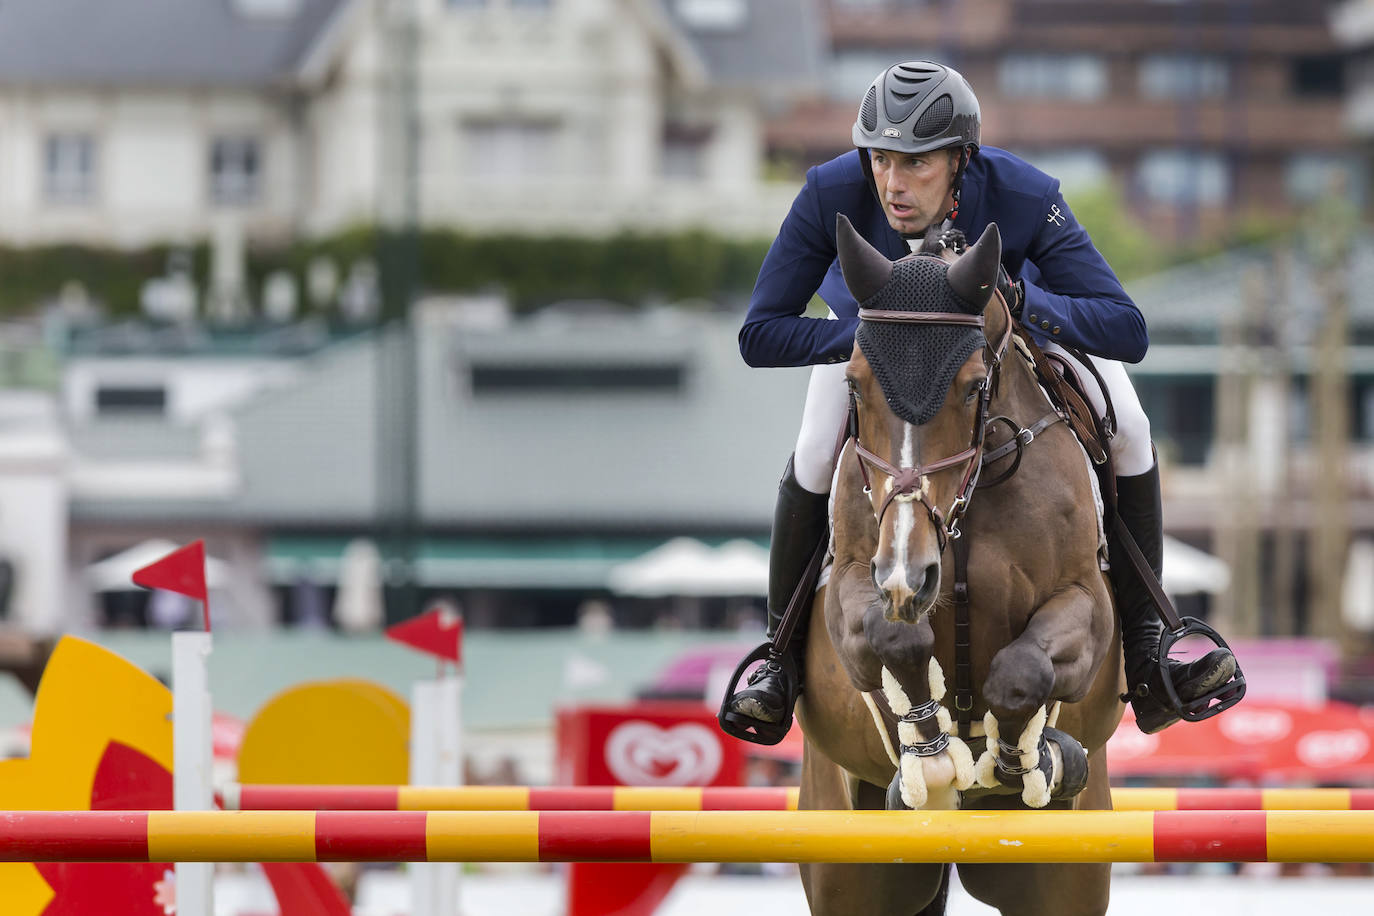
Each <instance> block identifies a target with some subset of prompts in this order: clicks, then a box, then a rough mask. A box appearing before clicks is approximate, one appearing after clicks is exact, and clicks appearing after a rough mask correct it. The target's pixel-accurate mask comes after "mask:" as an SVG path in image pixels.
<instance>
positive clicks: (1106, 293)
mask: <svg viewBox="0 0 1374 916" xmlns="http://www.w3.org/2000/svg"><path fill="white" fill-rule="evenodd" d="M861 155H866V154H865V153H864V152H862V151H860V150H854V151H852V152H848V153H845V154H844V155H842V156H839V157H837V158H835V159H832V160H830V161H829V162H827V163H824V164H823V165H818V166H816V167H814V168H812V169H810V170H809V171H808V172H807V174H806V185H805V187H803V188H802V189H801V192H800V193H799V194H798V195H797V198H796V200H795V201H793V203H792V209H791V211H790V212H789V213H788V214H787V217H786V219H784V220H783V223H782V228H781V229H780V230H779V231H778V237H777V239H775V240H774V242H773V246H772V247H771V248H770V249H769V250H768V255H767V256H766V257H765V258H764V260H763V266H762V267H761V268H760V270H759V277H758V281H757V282H756V283H755V284H754V293H753V296H752V297H751V298H750V301H749V313H748V314H747V315H746V316H745V319H744V326H743V327H742V328H740V332H739V348H740V353H741V354H742V355H743V356H744V361H745V362H746V363H748V364H749V365H751V366H809V365H815V364H817V363H838V362H844V361H845V360H847V359H849V357H850V354H851V353H852V352H853V350H854V331H855V329H856V328H857V327H858V323H859V318H858V310H859V307H858V303H856V302H855V301H854V297H853V296H852V295H850V293H849V289H848V287H846V286H845V283H844V278H843V277H842V276H841V275H840V266H839V262H838V261H837V260H836V259H835V258H836V250H835V214H837V213H843V214H845V215H846V216H848V217H849V221H850V222H851V223H853V224H854V228H855V229H857V230H858V231H859V233H860V234H861V235H862V236H863V237H864V238H865V239H867V240H868V241H869V242H870V243H871V244H872V245H873V246H874V247H875V248H877V249H878V250H879V251H881V252H883V253H884V254H886V255H887V256H888V257H889V258H891V259H893V260H894V261H895V260H897V259H898V258H901V257H904V256H906V255H907V254H910V253H911V252H910V248H909V246H908V245H907V242H906V240H905V239H903V238H902V236H901V235H900V234H899V233H898V232H897V231H896V230H895V229H893V228H892V227H891V226H890V225H888V222H887V216H886V215H885V214H884V213H883V208H882V205H881V204H880V203H879V201H878V196H877V194H876V192H875V190H874V187H873V185H872V184H871V183H870V181H869V179H868V177H867V176H866V175H865V174H864V170H863V167H862V165H861V164H860V161H861V160H860V158H859V157H860V156H861ZM992 222H995V223H997V228H998V230H999V231H1000V232H1001V233H1002V265H1003V266H1004V267H1005V268H1006V270H1007V274H1008V275H1010V276H1012V277H1020V278H1021V279H1022V280H1024V281H1025V284H1026V299H1025V306H1024V308H1023V310H1022V314H1021V317H1022V322H1023V323H1024V324H1025V325H1026V326H1027V327H1028V328H1032V329H1033V330H1034V331H1035V336H1036V337H1038V338H1040V342H1041V343H1042V344H1043V343H1044V341H1045V340H1056V341H1060V342H1062V343H1067V344H1070V345H1073V346H1077V347H1080V348H1081V349H1083V350H1086V351H1087V352H1089V353H1093V354H1096V355H1098V356H1102V357H1106V358H1107V359H1114V360H1120V361H1123V362H1129V363H1135V362H1139V361H1140V360H1141V359H1142V358H1143V357H1144V356H1145V349H1146V347H1147V346H1149V338H1148V336H1147V334H1146V331H1145V319H1144V317H1143V316H1142V315H1141V314H1140V310H1139V309H1137V308H1136V306H1135V303H1134V302H1132V301H1131V298H1130V297H1129V296H1127V295H1126V291H1125V290H1124V289H1122V287H1121V281H1120V280H1118V279H1117V278H1116V274H1114V273H1113V272H1112V269H1111V268H1110V267H1109V266H1107V262H1106V261H1105V260H1103V258H1102V255H1101V254H1099V253H1098V251H1097V249H1096V248H1094V247H1093V243H1092V239H1090V238H1088V233H1087V232H1085V231H1084V229H1083V227H1082V226H1080V225H1079V224H1078V221H1077V220H1075V219H1074V217H1073V213H1072V212H1070V210H1069V205H1068V204H1066V203H1064V198H1063V196H1062V195H1061V194H1060V193H1059V182H1058V181H1057V180H1056V179H1054V178H1051V177H1050V176H1049V175H1046V174H1045V173H1044V172H1041V171H1040V170H1039V169H1036V168H1035V167H1034V166H1032V165H1030V164H1029V163H1028V162H1025V161H1024V160H1022V159H1018V158H1017V157H1016V156H1013V155H1012V154H1011V153H1008V152H1006V151H1005V150H1000V149H997V148H995V147H989V146H985V147H983V148H982V149H980V150H979V151H978V153H977V154H976V155H974V156H973V157H972V159H971V160H970V161H969V164H968V168H967V169H966V170H965V173H964V182H963V190H962V192H961V194H960V204H959V215H958V217H957V218H956V219H955V221H954V226H955V228H956V229H960V230H962V231H963V233H964V235H965V236H967V237H968V239H969V241H970V242H973V241H976V240H977V239H978V237H979V236H981V235H982V234H983V230H984V229H985V228H987V225H988V223H992ZM817 293H819V294H820V297H821V298H822V299H823V300H825V303H826V304H827V305H829V306H830V310H831V311H833V312H834V313H835V314H836V315H837V316H838V317H839V320H834V319H828V318H803V317H802V313H803V312H805V311H806V307H807V304H808V303H809V302H810V301H811V297H812V296H813V295H815V294H817Z"/></svg>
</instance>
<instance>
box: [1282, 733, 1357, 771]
mask: <svg viewBox="0 0 1374 916" xmlns="http://www.w3.org/2000/svg"><path fill="white" fill-rule="evenodd" d="M1297 751H1298V759H1299V760H1301V761H1302V762H1303V763H1305V764H1307V765H1308V766H1310V767H1333V766H1340V765H1341V764H1343V763H1353V762H1354V761H1356V760H1359V759H1360V758H1361V757H1363V756H1364V755H1365V754H1366V753H1368V752H1369V736H1368V735H1366V734H1365V733H1364V732H1362V731H1360V730H1359V729H1357V728H1346V729H1342V730H1341V731H1338V732H1311V733H1309V734H1306V735H1303V736H1302V737H1301V738H1299V739H1298V748H1297Z"/></svg>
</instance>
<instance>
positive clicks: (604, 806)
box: [222, 785, 1374, 811]
mask: <svg viewBox="0 0 1374 916" xmlns="http://www.w3.org/2000/svg"><path fill="white" fill-rule="evenodd" d="M798 791H799V790H798V789H796V788H774V787H762V788H742V787H715V788H700V787H666V788H631V787H626V786H564V787H539V786H459V787H447V786H395V785H393V786H315V785H229V786H227V787H225V789H224V791H223V793H222V796H223V800H224V806H225V807H226V808H234V809H240V810H243V811H287V810H290V811H295V810H332V811H786V810H795V809H796V807H797V794H798ZM1112 804H1113V805H1114V806H1115V807H1116V810H1118V811H1214V810H1215V811H1222V810H1236V811H1243V810H1256V811H1294V810H1303V811H1306V810H1321V811H1360V810H1374V789H1236V788H1218V789H1206V788H1189V789H1153V788H1150V789H1146V788H1119V789H1113V790H1112Z"/></svg>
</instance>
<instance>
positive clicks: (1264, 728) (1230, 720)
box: [1217, 707, 1293, 744]
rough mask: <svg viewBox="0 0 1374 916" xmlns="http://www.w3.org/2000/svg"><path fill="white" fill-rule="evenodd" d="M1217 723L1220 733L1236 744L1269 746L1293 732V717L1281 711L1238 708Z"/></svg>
mask: <svg viewBox="0 0 1374 916" xmlns="http://www.w3.org/2000/svg"><path fill="white" fill-rule="evenodd" d="M1217 723H1218V726H1217V727H1218V728H1220V729H1221V733H1222V734H1223V735H1225V736H1226V737H1227V738H1229V739H1230V740H1232V741H1234V742H1236V743H1237V744H1270V743H1272V742H1274V741H1278V740H1280V739H1282V738H1283V737H1285V736H1286V735H1287V734H1288V733H1289V732H1291V731H1292V730H1293V717H1292V716H1290V715H1289V714H1288V713H1287V712H1285V711H1284V710H1282V709H1246V708H1244V707H1238V708H1236V709H1233V710H1231V711H1230V712H1229V713H1228V714H1226V715H1224V716H1222V717H1221V718H1219V719H1217Z"/></svg>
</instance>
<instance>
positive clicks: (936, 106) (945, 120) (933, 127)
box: [911, 95, 954, 137]
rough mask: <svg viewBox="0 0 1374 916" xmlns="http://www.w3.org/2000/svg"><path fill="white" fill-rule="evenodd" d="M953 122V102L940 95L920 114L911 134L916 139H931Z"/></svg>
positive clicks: (947, 97)
mask: <svg viewBox="0 0 1374 916" xmlns="http://www.w3.org/2000/svg"><path fill="white" fill-rule="evenodd" d="M952 120H954V100H953V99H951V98H950V97H949V96H947V95H942V96H940V97H939V98H938V99H936V100H935V101H934V102H931V103H930V105H929V106H927V108H926V110H925V111H923V112H921V116H920V117H919V118H917V119H916V123H915V125H913V126H912V128H911V132H912V134H914V135H915V136H917V137H933V136H935V135H936V134H938V133H941V132H943V131H944V130H946V129H948V128H949V124H950V122H951V121H952Z"/></svg>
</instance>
